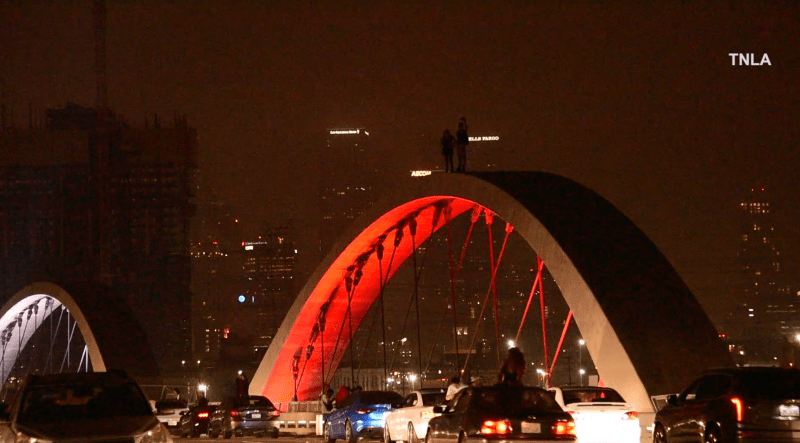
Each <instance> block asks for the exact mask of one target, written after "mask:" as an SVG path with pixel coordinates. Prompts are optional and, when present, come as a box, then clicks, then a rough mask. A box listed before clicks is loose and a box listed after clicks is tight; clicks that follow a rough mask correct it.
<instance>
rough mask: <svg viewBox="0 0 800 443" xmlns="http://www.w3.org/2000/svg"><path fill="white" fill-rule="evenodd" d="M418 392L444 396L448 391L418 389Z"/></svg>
mask: <svg viewBox="0 0 800 443" xmlns="http://www.w3.org/2000/svg"><path fill="white" fill-rule="evenodd" d="M416 392H419V393H421V394H444V393H445V392H446V391H445V390H444V389H442V388H425V389H417V391H416Z"/></svg>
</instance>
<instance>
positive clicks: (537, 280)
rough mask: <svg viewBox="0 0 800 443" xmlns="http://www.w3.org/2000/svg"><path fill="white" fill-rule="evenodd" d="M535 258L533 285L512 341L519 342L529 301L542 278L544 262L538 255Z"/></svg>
mask: <svg viewBox="0 0 800 443" xmlns="http://www.w3.org/2000/svg"><path fill="white" fill-rule="evenodd" d="M536 258H537V260H536V261H537V262H538V263H537V265H536V267H537V268H538V271H537V272H536V278H535V279H534V280H533V286H531V293H530V295H529V296H528V304H526V305H525V312H524V313H523V314H522V320H520V322H519V329H517V336H516V337H515V338H514V343H519V337H520V336H521V335H522V327H523V326H525V320H526V319H527V318H528V310H530V308H531V302H532V301H533V296H534V295H535V294H536V286H537V285H538V284H539V280H541V279H542V268H544V262H543V261H542V259H541V258H539V256H538V255H537V256H536Z"/></svg>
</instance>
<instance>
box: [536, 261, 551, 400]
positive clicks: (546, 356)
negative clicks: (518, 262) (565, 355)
mask: <svg viewBox="0 0 800 443" xmlns="http://www.w3.org/2000/svg"><path fill="white" fill-rule="evenodd" d="M536 261H537V266H538V265H539V263H538V262H541V261H542V258H541V257H539V256H538V255H537V256H536ZM539 305H540V306H541V310H542V342H543V343H544V367H545V368H547V367H549V366H550V363H549V362H548V359H549V358H550V357H549V352H548V351H547V323H546V321H545V312H544V286H543V284H542V279H541V278H540V279H539ZM547 385H548V386H549V385H550V380H549V379H548V380H547Z"/></svg>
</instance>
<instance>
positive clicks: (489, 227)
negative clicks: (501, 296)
mask: <svg viewBox="0 0 800 443" xmlns="http://www.w3.org/2000/svg"><path fill="white" fill-rule="evenodd" d="M493 224H494V213H492V212H489V211H486V228H487V231H488V232H489V263H490V264H491V266H490V267H489V269H494V239H493V238H492V225H493ZM492 294H493V299H494V336H495V348H496V350H497V364H498V365H502V364H503V359H502V357H501V356H500V346H501V345H500V315H499V314H498V312H497V285H496V284H495V281H494V279H492Z"/></svg>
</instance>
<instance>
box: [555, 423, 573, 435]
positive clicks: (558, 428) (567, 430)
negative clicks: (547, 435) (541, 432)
mask: <svg viewBox="0 0 800 443" xmlns="http://www.w3.org/2000/svg"><path fill="white" fill-rule="evenodd" d="M551 430H552V431H553V434H555V435H575V422H574V421H560V422H557V423H556V424H555V425H553V427H552V428H551Z"/></svg>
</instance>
